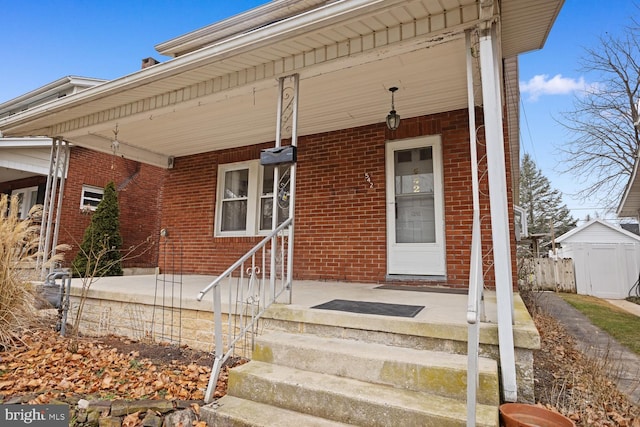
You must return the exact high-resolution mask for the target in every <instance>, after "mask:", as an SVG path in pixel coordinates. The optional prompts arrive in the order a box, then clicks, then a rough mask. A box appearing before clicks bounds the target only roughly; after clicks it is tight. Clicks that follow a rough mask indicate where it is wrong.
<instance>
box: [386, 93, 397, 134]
mask: <svg viewBox="0 0 640 427" xmlns="http://www.w3.org/2000/svg"><path fill="white" fill-rule="evenodd" d="M397 90H398V88H397V87H395V86H394V87H390V88H389V92H391V111H389V114H387V127H388V128H389V130H396V129H398V126H400V115H398V113H396V108H395V107H394V106H393V94H394V93H395V91H397Z"/></svg>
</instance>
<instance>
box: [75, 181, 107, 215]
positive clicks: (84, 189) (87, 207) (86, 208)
mask: <svg viewBox="0 0 640 427" xmlns="http://www.w3.org/2000/svg"><path fill="white" fill-rule="evenodd" d="M87 191H90V192H92V193H100V194H102V197H104V188H101V187H94V186H93V185H85V184H83V185H82V193H81V194H80V210H81V211H95V210H96V208H97V206H92V205H87V204H85V202H84V201H85V196H84V195H85V192H87ZM100 200H102V198H100Z"/></svg>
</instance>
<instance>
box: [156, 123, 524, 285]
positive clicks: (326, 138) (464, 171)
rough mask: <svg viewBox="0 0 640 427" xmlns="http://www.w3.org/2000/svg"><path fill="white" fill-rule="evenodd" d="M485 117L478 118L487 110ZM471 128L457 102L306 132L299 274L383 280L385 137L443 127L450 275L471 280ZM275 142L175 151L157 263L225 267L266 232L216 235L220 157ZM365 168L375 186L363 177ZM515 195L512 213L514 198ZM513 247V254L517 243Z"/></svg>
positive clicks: (238, 157)
mask: <svg viewBox="0 0 640 427" xmlns="http://www.w3.org/2000/svg"><path fill="white" fill-rule="evenodd" d="M479 122H480V123H479V125H480V124H481V118H480V119H479ZM468 132H469V131H468V115H467V111H466V110H459V111H453V112H448V113H443V114H437V115H433V116H428V117H417V118H410V119H404V120H403V121H402V124H401V126H400V128H399V129H398V130H397V131H395V132H391V131H388V130H387V129H386V127H385V125H384V124H374V125H369V126H363V127H359V128H354V129H347V130H342V131H336V132H327V133H321V134H317V135H311V136H305V137H301V138H300V139H299V143H298V169H297V171H298V176H297V187H296V234H295V251H294V252H295V261H294V262H295V265H294V275H295V277H296V278H298V279H317V280H344V281H354V282H384V281H385V277H386V208H385V191H386V189H385V141H387V140H393V139H404V138H413V137H418V136H423V135H433V134H440V135H442V148H443V171H444V193H445V196H444V197H445V200H444V209H445V227H446V228H445V229H446V252H447V256H446V262H447V284H448V285H449V286H454V287H466V286H467V282H468V278H469V263H470V246H471V229H472V212H473V206H472V194H471V164H470V153H469V137H468V135H469V133H468ZM479 138H480V145H479V147H478V149H479V153H478V156H479V158H480V159H481V162H480V173H482V172H483V171H486V163H485V161H484V151H483V150H484V142H483V135H480V136H479ZM269 146H273V144H272V143H270V144H264V145H261V146H251V147H243V148H237V149H233V150H224V151H218V152H210V153H205V154H201V155H194V156H188V157H182V158H178V159H176V162H175V167H174V169H172V170H170V171H168V174H167V179H166V181H165V189H164V200H163V211H162V224H161V226H162V227H163V228H166V229H167V230H168V232H169V238H168V239H166V240H163V242H161V251H160V265H161V267H165V266H166V268H167V269H169V264H173V265H180V267H181V270H182V271H183V273H185V274H188V273H198V274H219V273H221V272H222V271H223V270H225V269H226V268H227V267H228V266H229V265H231V264H232V263H233V262H234V261H235V260H236V259H238V258H239V257H240V256H241V255H243V254H244V253H245V252H246V251H247V250H248V249H250V248H251V247H252V246H253V245H254V244H255V243H257V242H258V241H259V240H260V239H261V237H214V219H215V217H214V207H215V203H216V200H215V199H216V180H217V165H218V164H225V163H232V162H237V161H243V160H252V159H258V158H259V153H260V149H261V148H265V147H269ZM507 164H509V163H507ZM365 173H366V174H368V176H369V177H370V179H371V182H373V184H374V185H373V187H371V186H370V183H369V182H367V181H366V180H365ZM510 184H511V181H510V177H509V180H508V185H509V186H510ZM480 189H481V204H482V212H481V216H482V220H481V223H482V230H483V255H484V261H485V267H486V269H487V270H488V272H487V273H486V274H485V284H486V285H487V286H489V287H492V286H493V284H494V282H493V272H492V270H491V266H492V264H493V263H492V256H491V234H490V232H491V230H490V226H491V223H490V215H489V199H488V183H487V178H486V175H483V176H482V180H481V187H480ZM509 203H510V215H512V213H511V211H512V209H511V203H512V200H511V198H510V199H509ZM512 223H513V222H512V221H511V224H512ZM164 245H167V246H166V247H165V246H164ZM513 251H514V252H513V254H515V247H514V248H513ZM172 254H176V257H175V258H173V257H172ZM180 255H181V256H180ZM514 266H515V260H514ZM514 272H515V270H514Z"/></svg>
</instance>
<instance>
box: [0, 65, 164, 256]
mask: <svg viewBox="0 0 640 427" xmlns="http://www.w3.org/2000/svg"><path fill="white" fill-rule="evenodd" d="M103 82H104V80H99V79H90V78H85V77H77V76H69V77H64V78H61V79H59V80H56V81H55V82H52V83H50V84H48V85H45V86H43V87H41V88H38V89H36V90H33V91H31V92H29V93H27V94H25V95H22V96H20V97H17V98H15V99H12V100H9V101H7V102H4V103H2V104H0V117H11V116H13V115H15V114H18V113H19V112H21V111H26V110H28V109H29V108H34V107H37V106H38V105H42V104H44V103H46V102H49V101H51V100H56V99H60V98H66V97H73V96H74V95H75V94H77V93H79V92H81V91H82V90H84V89H87V88H89V87H93V86H95V85H97V84H99V83H103ZM52 151H53V152H54V153H56V150H55V146H53V144H52V139H51V138H47V137H20V138H0V193H3V194H8V195H18V197H19V198H20V200H21V206H20V215H21V216H22V217H23V218H25V217H26V216H27V215H28V212H29V209H30V208H31V207H32V206H33V205H35V204H43V203H44V201H45V195H46V194H47V191H46V189H47V182H51V180H49V181H48V177H49V175H51V176H57V178H58V179H60V178H63V177H64V178H65V179H64V189H63V193H64V194H63V197H62V199H61V201H62V203H61V204H60V207H59V208H60V211H59V212H60V216H59V222H58V221H53V223H55V224H57V229H58V240H57V243H60V244H68V245H70V246H71V249H70V250H69V251H67V252H65V261H64V264H63V265H64V266H69V265H70V262H71V261H72V260H73V258H74V257H75V255H76V253H77V251H78V246H79V244H80V242H81V241H82V237H83V234H84V230H85V229H86V227H87V226H88V225H89V222H90V220H91V213H92V212H93V210H94V209H95V207H96V206H97V204H98V203H99V201H100V199H101V196H102V191H103V188H104V186H105V185H106V184H107V183H108V182H109V181H111V180H113V181H114V183H115V184H116V188H117V190H118V197H119V205H120V215H121V218H120V227H121V233H122V235H123V247H125V248H126V247H130V246H138V245H140V244H141V242H144V241H146V239H147V238H151V239H152V241H153V242H155V243H156V244H157V241H158V235H159V215H150V214H149V212H157V211H158V208H159V206H160V205H159V202H160V195H161V189H162V180H163V177H164V171H163V170H162V169H160V168H157V167H154V166H150V165H147V164H144V163H141V162H138V161H133V160H127V159H124V158H122V157H119V156H114V155H113V154H111V155H109V154H107V153H101V152H98V151H95V150H91V149H87V148H85V147H80V146H76V145H71V146H61V153H60V155H59V158H60V159H61V168H60V170H58V171H57V172H58V173H57V174H54V173H53V172H51V171H50V165H51V164H52V162H51V160H52ZM54 157H55V156H54ZM65 159H66V163H67V165H66V166H65V167H62V166H63V165H62V164H63V163H65ZM59 182H60V181H59ZM60 187H61V184H59V183H57V186H56V188H57V191H56V193H59V189H60ZM50 188H52V187H50ZM50 201H51V202H52V203H53V206H54V207H53V208H52V209H51V212H53V215H52V216H54V217H55V216H56V212H57V209H58V207H57V206H56V204H57V201H58V199H57V195H54V196H53V197H51V198H50ZM51 228H52V232H53V228H56V226H53V225H52V227H51ZM157 263H158V254H157V247H156V248H154V250H151V251H147V252H145V253H139V254H135V253H133V254H131V256H130V258H129V259H128V260H125V261H124V266H125V267H127V268H132V267H138V268H140V267H142V268H153V267H156V266H157Z"/></svg>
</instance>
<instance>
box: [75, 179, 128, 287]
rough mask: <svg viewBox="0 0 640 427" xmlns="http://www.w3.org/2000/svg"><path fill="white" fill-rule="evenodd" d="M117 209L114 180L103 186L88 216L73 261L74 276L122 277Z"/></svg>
mask: <svg viewBox="0 0 640 427" xmlns="http://www.w3.org/2000/svg"><path fill="white" fill-rule="evenodd" d="M119 216H120V209H119V207H118V194H117V192H116V187H115V184H114V183H113V182H109V183H108V184H107V186H106V187H105V188H104V195H103V197H102V201H101V202H100V204H98V207H97V208H96V211H95V212H94V213H93V216H92V217H91V224H89V226H88V227H87V229H86V230H85V232H84V237H83V238H82V243H81V244H80V251H79V252H78V254H77V255H76V258H75V259H74V260H73V263H72V267H73V275H74V276H75V277H103V276H122V254H121V252H120V249H121V247H122V237H121V235H120V219H119Z"/></svg>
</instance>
